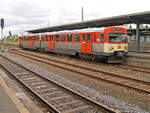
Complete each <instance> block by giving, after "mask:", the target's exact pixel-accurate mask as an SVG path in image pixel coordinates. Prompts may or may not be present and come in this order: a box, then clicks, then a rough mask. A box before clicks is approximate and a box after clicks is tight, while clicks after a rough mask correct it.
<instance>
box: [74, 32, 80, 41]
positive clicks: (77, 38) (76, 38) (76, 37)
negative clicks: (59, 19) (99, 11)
mask: <svg viewBox="0 0 150 113" xmlns="http://www.w3.org/2000/svg"><path fill="white" fill-rule="evenodd" d="M74 41H75V42H80V34H75V35H74Z"/></svg>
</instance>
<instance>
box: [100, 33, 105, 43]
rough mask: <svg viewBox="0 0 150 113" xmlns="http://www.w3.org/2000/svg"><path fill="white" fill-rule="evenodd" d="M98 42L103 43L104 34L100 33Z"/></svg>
mask: <svg viewBox="0 0 150 113" xmlns="http://www.w3.org/2000/svg"><path fill="white" fill-rule="evenodd" d="M100 42H104V33H101V39H100Z"/></svg>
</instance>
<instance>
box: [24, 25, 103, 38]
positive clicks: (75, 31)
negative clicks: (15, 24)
mask: <svg viewBox="0 0 150 113" xmlns="http://www.w3.org/2000/svg"><path fill="white" fill-rule="evenodd" d="M104 29H105V28H104V27H103V28H88V29H77V30H64V31H54V32H45V33H34V34H27V35H24V36H34V35H47V34H50V35H52V34H66V33H81V32H84V33H87V32H104Z"/></svg>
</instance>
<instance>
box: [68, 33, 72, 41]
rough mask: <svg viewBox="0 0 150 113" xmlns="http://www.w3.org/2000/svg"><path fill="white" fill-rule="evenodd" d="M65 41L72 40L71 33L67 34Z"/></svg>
mask: <svg viewBox="0 0 150 113" xmlns="http://www.w3.org/2000/svg"><path fill="white" fill-rule="evenodd" d="M67 41H68V42H72V35H71V34H68V35H67Z"/></svg>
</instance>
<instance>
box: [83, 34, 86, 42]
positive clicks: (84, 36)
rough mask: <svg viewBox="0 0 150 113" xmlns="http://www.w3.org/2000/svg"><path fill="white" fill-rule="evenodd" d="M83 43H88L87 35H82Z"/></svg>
mask: <svg viewBox="0 0 150 113" xmlns="http://www.w3.org/2000/svg"><path fill="white" fill-rule="evenodd" d="M82 42H86V34H82Z"/></svg>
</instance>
